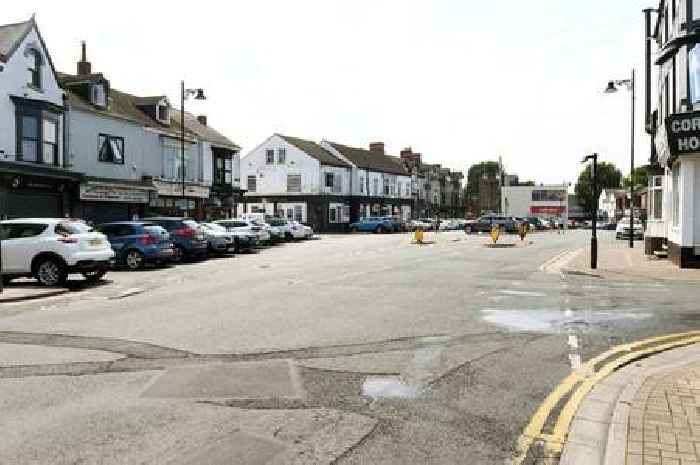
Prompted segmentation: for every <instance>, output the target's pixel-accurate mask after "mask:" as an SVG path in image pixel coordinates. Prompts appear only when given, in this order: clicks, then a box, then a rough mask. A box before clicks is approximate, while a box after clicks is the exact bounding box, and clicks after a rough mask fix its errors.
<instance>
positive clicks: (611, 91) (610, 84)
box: [603, 81, 617, 94]
mask: <svg viewBox="0 0 700 465" xmlns="http://www.w3.org/2000/svg"><path fill="white" fill-rule="evenodd" d="M603 92H605V93H606V94H614V93H615V92H617V87H616V86H615V82H613V81H609V82H608V87H606V88H605V90H604V91H603Z"/></svg>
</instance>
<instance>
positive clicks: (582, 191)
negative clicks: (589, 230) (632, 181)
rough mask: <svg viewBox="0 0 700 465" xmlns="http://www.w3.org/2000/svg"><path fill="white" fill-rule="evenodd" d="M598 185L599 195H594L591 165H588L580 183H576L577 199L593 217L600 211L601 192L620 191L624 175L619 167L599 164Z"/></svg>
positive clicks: (579, 177)
mask: <svg viewBox="0 0 700 465" xmlns="http://www.w3.org/2000/svg"><path fill="white" fill-rule="evenodd" d="M596 177H597V181H598V182H597V184H598V192H597V195H595V196H594V195H593V192H592V190H591V165H590V164H588V165H586V168H585V169H584V170H583V171H582V172H581V174H580V175H579V176H578V181H577V182H576V187H575V191H576V197H578V200H579V202H580V203H581V205H583V207H584V208H585V209H586V211H587V212H590V213H591V215H593V214H594V213H595V212H597V211H598V201H597V199H598V198H599V197H600V192H601V191H602V190H603V189H619V188H620V180H621V179H622V173H621V172H620V170H618V169H617V167H616V166H615V165H614V164H612V163H607V162H604V161H603V162H599V163H598V173H597V176H596Z"/></svg>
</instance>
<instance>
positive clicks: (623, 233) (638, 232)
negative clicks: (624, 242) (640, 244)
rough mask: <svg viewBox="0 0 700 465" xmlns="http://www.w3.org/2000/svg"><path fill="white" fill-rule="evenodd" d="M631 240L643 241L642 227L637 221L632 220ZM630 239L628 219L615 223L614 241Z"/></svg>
mask: <svg viewBox="0 0 700 465" xmlns="http://www.w3.org/2000/svg"><path fill="white" fill-rule="evenodd" d="M632 228H633V231H632V238H633V239H644V226H643V225H642V222H641V221H639V220H638V219H636V218H635V219H634V222H633V223H632ZM629 238H630V219H629V217H628V218H622V219H621V220H620V221H619V222H618V223H617V228H616V229H615V239H629Z"/></svg>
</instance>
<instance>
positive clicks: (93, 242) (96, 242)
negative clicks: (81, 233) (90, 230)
mask: <svg viewBox="0 0 700 465" xmlns="http://www.w3.org/2000/svg"><path fill="white" fill-rule="evenodd" d="M88 243H89V244H90V245H102V239H90V242H88Z"/></svg>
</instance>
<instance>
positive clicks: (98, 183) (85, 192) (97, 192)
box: [80, 178, 155, 224]
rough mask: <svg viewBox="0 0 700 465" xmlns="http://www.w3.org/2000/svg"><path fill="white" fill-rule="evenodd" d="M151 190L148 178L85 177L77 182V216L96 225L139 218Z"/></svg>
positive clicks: (153, 190) (152, 187) (152, 188)
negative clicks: (78, 204)
mask: <svg viewBox="0 0 700 465" xmlns="http://www.w3.org/2000/svg"><path fill="white" fill-rule="evenodd" d="M153 192H155V187H154V186H153V183H152V182H151V181H120V180H109V179H97V178H88V179H86V180H85V181H84V182H83V183H82V184H81V185H80V217H81V218H83V219H84V220H87V221H91V222H93V223H95V224H100V223H108V222H112V221H129V220H135V219H138V218H142V217H143V216H144V215H145V214H146V206H147V205H148V203H149V200H150V198H151V195H152V193H153Z"/></svg>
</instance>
